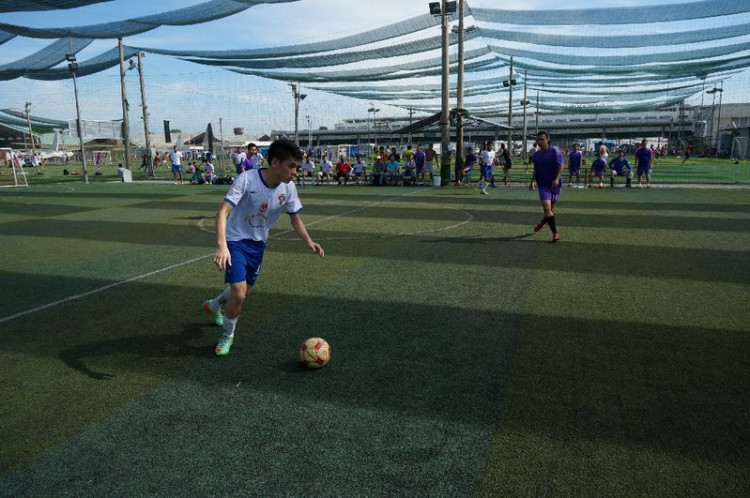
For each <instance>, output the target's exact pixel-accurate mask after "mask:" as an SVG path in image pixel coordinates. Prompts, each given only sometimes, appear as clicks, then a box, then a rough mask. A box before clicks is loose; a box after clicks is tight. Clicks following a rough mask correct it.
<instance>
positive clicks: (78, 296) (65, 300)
mask: <svg viewBox="0 0 750 498" xmlns="http://www.w3.org/2000/svg"><path fill="white" fill-rule="evenodd" d="M422 190H423V189H420V190H418V191H414V192H409V193H408V194H404V195H401V196H398V197H395V198H393V199H389V200H386V201H380V202H375V203H372V204H369V205H367V206H363V207H360V208H357V209H353V210H351V211H347V212H346V213H341V214H337V215H334V216H329V217H328V218H324V219H322V220H318V221H313V222H310V223H308V224H307V226H311V225H316V224H318V223H323V222H325V221H330V220H333V219H336V218H340V217H342V216H346V215H348V214H352V213H356V212H357V211H361V210H363V209H367V208H369V207H372V206H376V205H378V204H383V203H385V202H388V201H392V200H395V199H400V198H401V197H406V196H407V195H412V194H415V193H417V192H420V191H422ZM205 219H206V218H203V219H201V221H200V222H199V223H198V225H199V226H201V224H202V222H203V220H205ZM201 229H202V230H204V231H208V230H206V229H205V228H201ZM293 231H294V229H293V228H290V229H289V230H284V231H283V232H280V233H277V234H274V235H272V236H271V237H279V236H280V235H285V234H287V233H290V232H293ZM213 255H214V253H211V254H206V255H205V256H199V257H197V258H193V259H191V260H188V261H183V262H181V263H177V264H174V265H170V266H167V267H165V268H161V269H159V270H154V271H151V272H148V273H144V274H142V275H137V276H135V277H131V278H128V279H125V280H121V281H119V282H114V283H111V284H108V285H105V286H103V287H98V288H96V289H92V290H90V291H86V292H82V293H80V294H76V295H75V296H69V297H66V298H63V299H59V300H57V301H53V302H51V303H47V304H43V305H41V306H37V307H36V308H31V309H28V310H26V311H21V312H19V313H16V314H14V315H10V316H6V317H3V318H0V324H2V323H6V322H10V321H12V320H15V319H17V318H21V317H24V316H27V315H32V314H34V313H38V312H40V311H44V310H47V309H49V308H53V307H55V306H58V305H60V304H64V303H68V302H70V301H75V300H77V299H82V298H84V297H88V296H92V295H94V294H99V293H100V292H104V291H106V290H109V289H113V288H115V287H119V286H121V285H125V284H129V283H131V282H136V281H138V280H142V279H144V278H148V277H151V276H153V275H158V274H159V273H164V272H166V271H169V270H173V269H175V268H179V267H181V266H186V265H189V264H192V263H195V262H198V261H200V260H202V259H206V258H210V257H212V256H213Z"/></svg>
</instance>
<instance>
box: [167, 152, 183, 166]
mask: <svg viewBox="0 0 750 498" xmlns="http://www.w3.org/2000/svg"><path fill="white" fill-rule="evenodd" d="M169 158H170V159H171V160H172V164H173V165H175V166H181V165H182V152H180V151H179V150H173V151H171V152H170V153H169Z"/></svg>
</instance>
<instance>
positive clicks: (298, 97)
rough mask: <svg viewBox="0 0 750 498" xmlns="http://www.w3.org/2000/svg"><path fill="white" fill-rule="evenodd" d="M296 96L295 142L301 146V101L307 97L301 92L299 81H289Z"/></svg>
mask: <svg viewBox="0 0 750 498" xmlns="http://www.w3.org/2000/svg"><path fill="white" fill-rule="evenodd" d="M289 86H290V87H291V89H292V95H293V96H294V143H295V144H297V147H299V102H300V100H304V99H305V97H307V95H306V94H302V93H299V90H300V84H299V83H289Z"/></svg>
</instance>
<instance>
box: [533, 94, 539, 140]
mask: <svg viewBox="0 0 750 498" xmlns="http://www.w3.org/2000/svg"><path fill="white" fill-rule="evenodd" d="M535 117H536V131H535V132H534V133H535V134H536V133H539V90H537V91H536V116H535Z"/></svg>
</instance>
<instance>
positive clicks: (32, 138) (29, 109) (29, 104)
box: [24, 102, 36, 155]
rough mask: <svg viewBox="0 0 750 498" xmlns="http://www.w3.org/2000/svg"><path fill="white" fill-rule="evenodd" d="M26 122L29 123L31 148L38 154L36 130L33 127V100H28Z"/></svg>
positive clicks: (25, 107)
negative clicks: (35, 139)
mask: <svg viewBox="0 0 750 498" xmlns="http://www.w3.org/2000/svg"><path fill="white" fill-rule="evenodd" d="M24 109H25V110H26V124H27V125H29V139H30V140H31V150H32V152H33V153H34V155H36V144H34V130H33V129H32V128H31V102H26V105H25V106H24Z"/></svg>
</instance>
